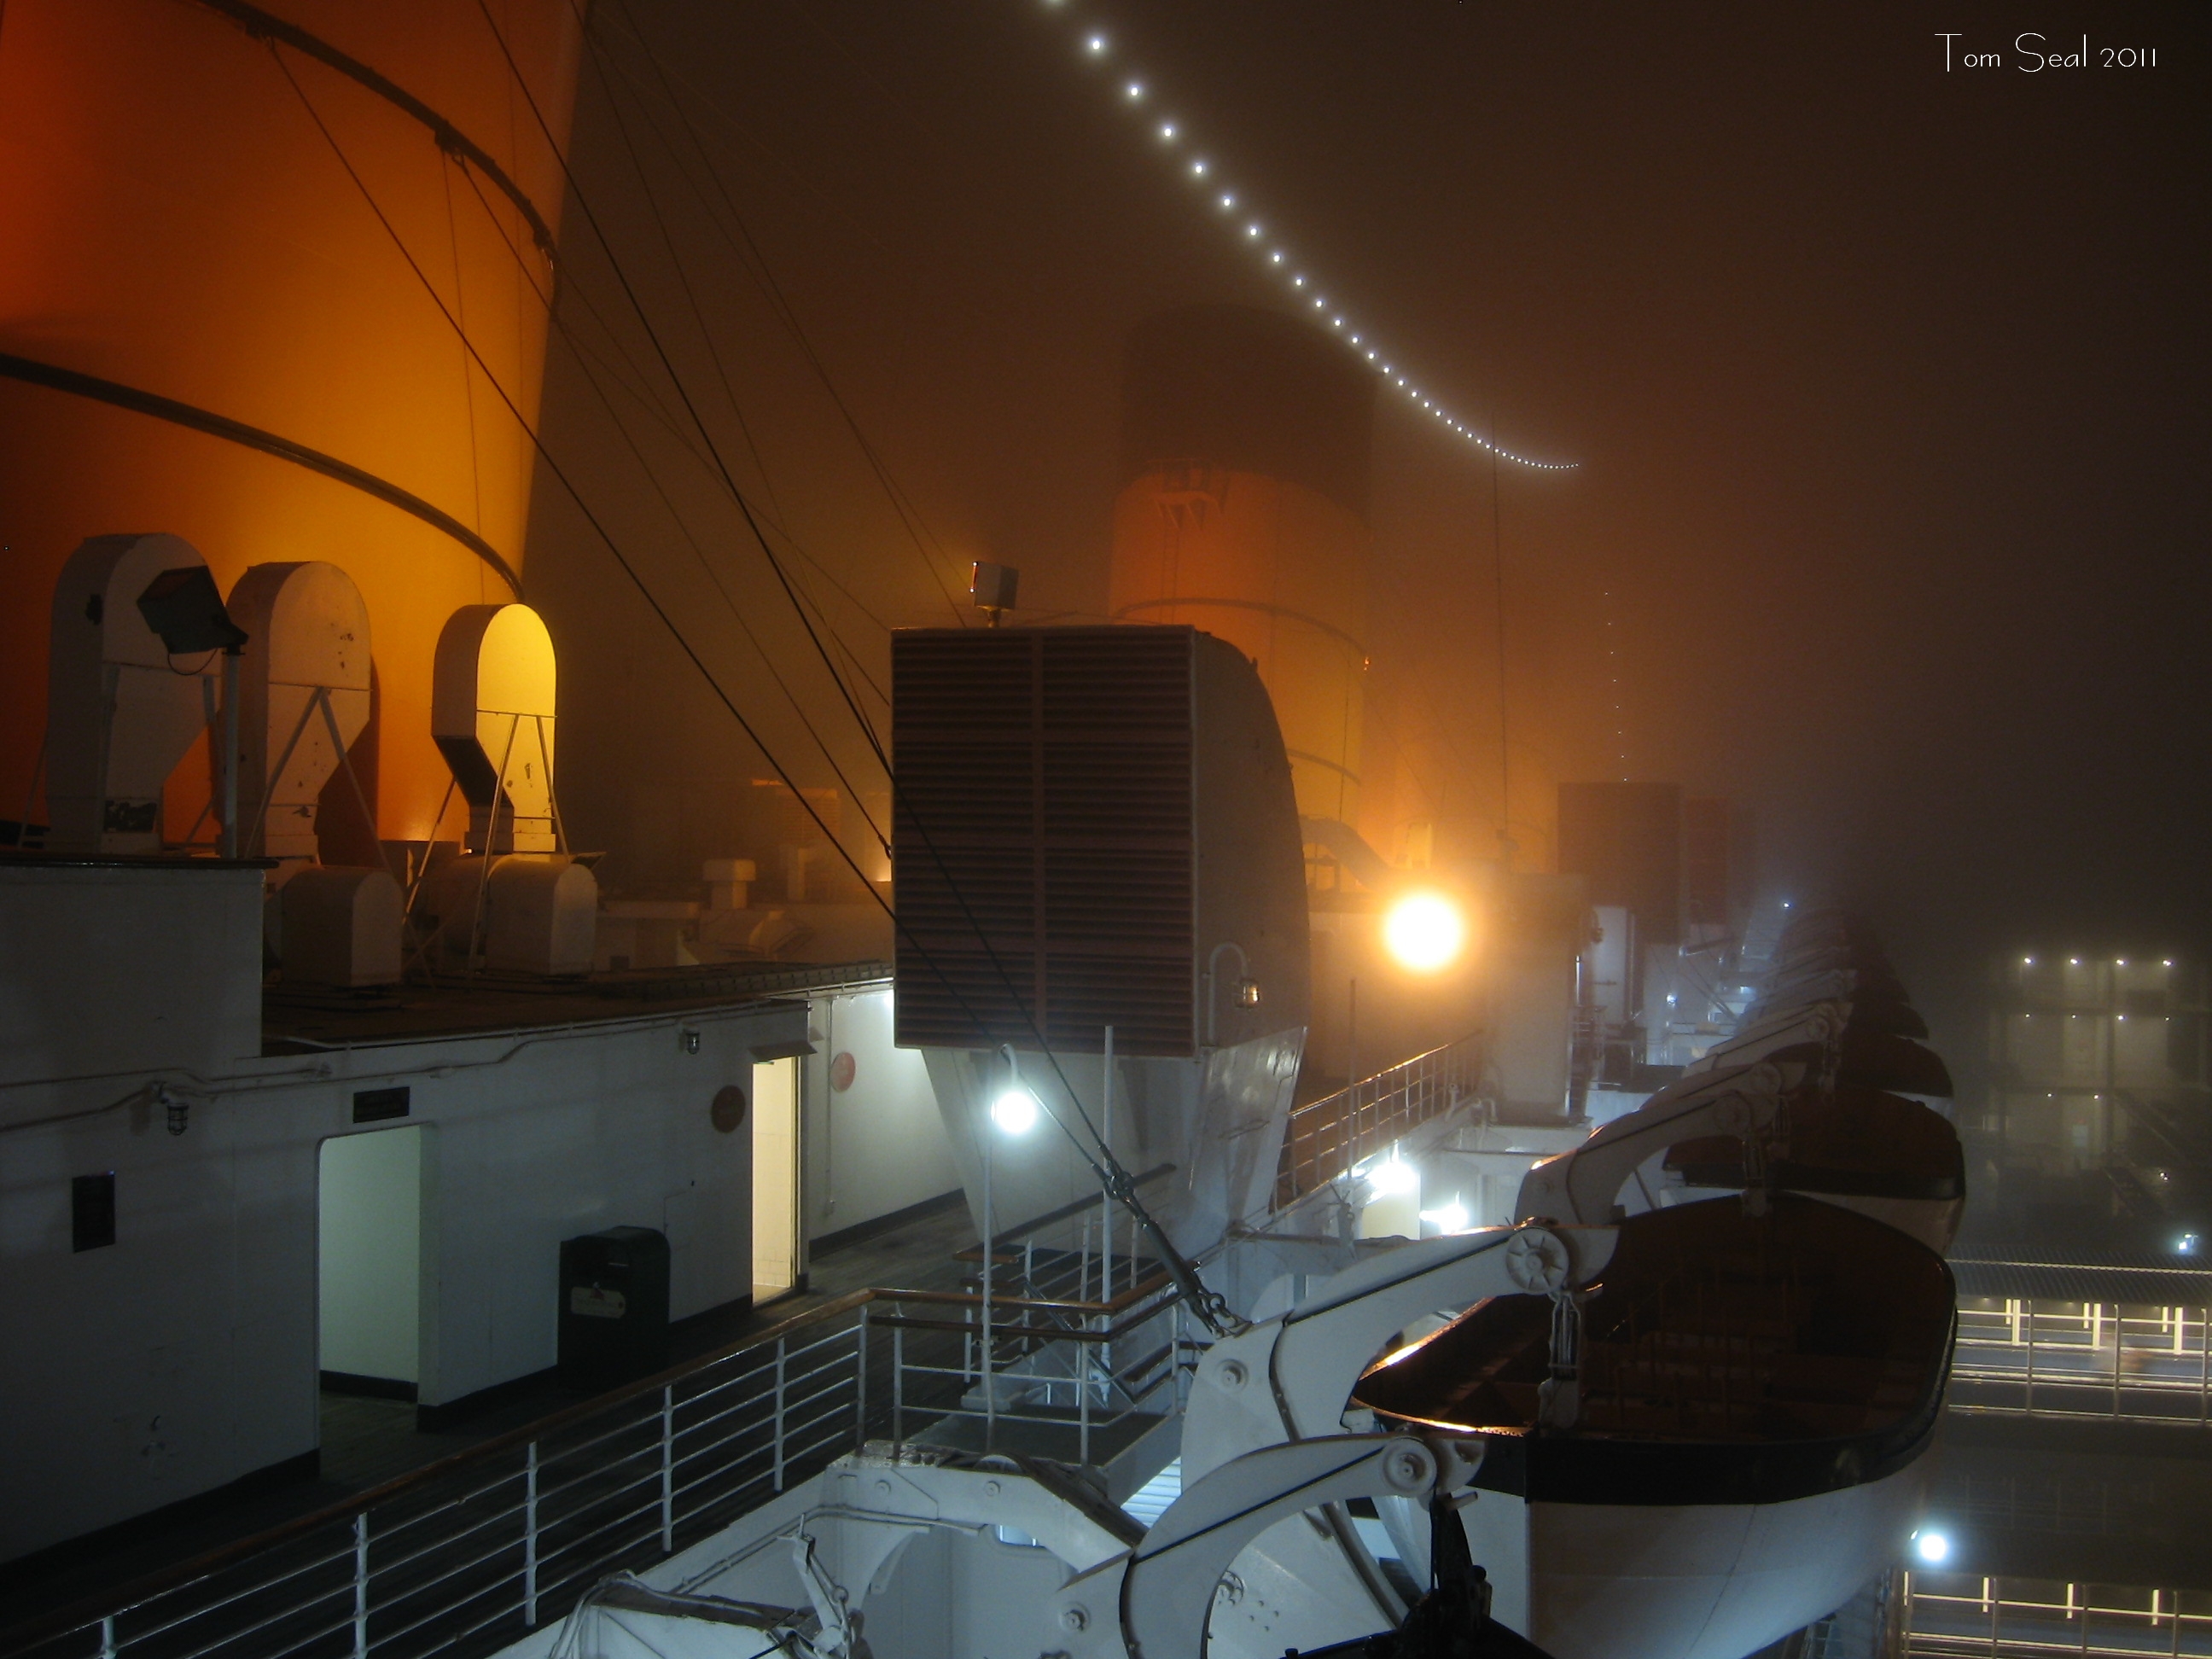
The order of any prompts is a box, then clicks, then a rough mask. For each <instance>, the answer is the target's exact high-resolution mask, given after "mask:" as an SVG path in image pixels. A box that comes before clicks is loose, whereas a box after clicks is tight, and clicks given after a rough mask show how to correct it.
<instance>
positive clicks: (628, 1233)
mask: <svg viewBox="0 0 2212 1659" xmlns="http://www.w3.org/2000/svg"><path fill="white" fill-rule="evenodd" d="M560 1330H561V1340H560V1370H561V1381H562V1383H566V1384H567V1385H568V1387H570V1388H572V1389H585V1390H586V1391H587V1392H590V1393H593V1394H598V1393H600V1392H603V1391H604V1390H605V1389H613V1388H619V1387H620V1386H621V1385H622V1384H623V1383H629V1382H632V1381H634V1380H635V1379H636V1378H638V1377H641V1376H652V1375H653V1372H655V1371H659V1370H666V1369H667V1368H668V1240H667V1237H665V1235H664V1234H661V1233H658V1232H655V1231H653V1229H652V1228H650V1227H610V1228H608V1229H607V1230H606V1231H604V1232H597V1233H585V1234H583V1235H582V1236H580V1237H576V1238H564V1239H562V1241H561V1326H560Z"/></svg>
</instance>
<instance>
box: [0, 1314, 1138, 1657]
mask: <svg viewBox="0 0 2212 1659" xmlns="http://www.w3.org/2000/svg"><path fill="white" fill-rule="evenodd" d="M1173 1289H1174V1281H1173V1279H1172V1277H1171V1276H1170V1274H1168V1273H1164V1272H1155V1273H1153V1274H1152V1276H1151V1277H1150V1278H1148V1279H1146V1280H1145V1281H1144V1282H1143V1283H1142V1284H1139V1285H1133V1286H1131V1287H1130V1288H1129V1289H1128V1290H1127V1291H1124V1292H1122V1293H1121V1295H1120V1296H1118V1297H1115V1298H1114V1299H1113V1300H1112V1301H1111V1302H1106V1303H1093V1302H1081V1301H1066V1300H1054V1299H1045V1298H1036V1299H1030V1298H1023V1297H994V1298H993V1304H992V1305H993V1309H994V1318H993V1320H992V1322H991V1324H992V1335H993V1338H994V1340H1003V1339H1008V1338H1011V1339H1013V1340H1024V1339H1041V1340H1048V1341H1053V1340H1073V1341H1077V1342H1084V1341H1097V1340H1101V1339H1103V1340H1115V1339H1119V1338H1121V1337H1123V1336H1126V1335H1127V1334H1128V1332H1129V1331H1130V1330H1131V1329H1133V1328H1137V1327H1138V1326H1140V1325H1142V1324H1143V1323H1145V1322H1148V1321H1150V1320H1151V1319H1153V1318H1155V1317H1157V1316H1158V1315H1159V1314H1160V1312H1161V1311H1162V1310H1164V1308H1165V1307H1166V1306H1168V1305H1170V1304H1171V1302H1172V1300H1173V1298H1172V1296H1170V1299H1169V1302H1168V1303H1163V1302H1160V1301H1158V1299H1157V1298H1158V1295H1159V1292H1160V1291H1163V1290H1167V1291H1170V1292H1171V1291H1173ZM981 1300H982V1298H981V1297H975V1296H969V1295H967V1294H964V1293H962V1292H958V1291H907V1290H899V1289H896V1288H887V1287H872V1288H866V1289H861V1290H856V1291H847V1292H845V1293H844V1294H842V1295H841V1296H837V1297H832V1298H831V1299H829V1301H827V1302H824V1303H823V1304H821V1305H819V1306H817V1307H814V1308H809V1309H807V1310H804V1311H802V1312H799V1313H797V1314H794V1315H793V1316H791V1317H789V1318H787V1319H782V1320H779V1321H777V1322H775V1323H774V1324H772V1325H769V1326H767V1327H766V1328H763V1329H761V1330H759V1331H757V1332H754V1333H752V1334H749V1335H747V1336H744V1337H742V1338H740V1339H739V1340H737V1341H734V1342H732V1343H728V1344H726V1345H725V1346H721V1347H719V1348H715V1349H713V1350H711V1351H709V1352H706V1353H703V1354H700V1355H698V1356H696V1357H695V1358H691V1359H688V1360H685V1361H684V1362H682V1363H681V1364H676V1365H671V1366H669V1367H668V1368H666V1369H665V1370H660V1371H658V1372H655V1373H654V1374H653V1375H652V1376H645V1377H640V1378H638V1379H636V1380H635V1381H634V1382H631V1383H624V1384H623V1385H622V1386H621V1387H619V1388H617V1389H610V1390H608V1391H607V1392H606V1393H605V1394H601V1395H594V1396H592V1398H591V1399H588V1400H581V1401H576V1402H574V1404H571V1405H568V1406H564V1407H561V1408H560V1409H559V1410H557V1411H554V1412H550V1413H547V1414H545V1415H544V1416H543V1417H539V1418H537V1419H533V1420H532V1421H531V1422H528V1423H526V1424H523V1425H520V1426H518V1427H515V1428H513V1429H509V1430H507V1431H504V1432H502V1433H500V1434H496V1435H493V1436H491V1437H488V1438H486V1439H484V1440H482V1441H479V1442H478V1443H476V1444H475V1445H472V1446H467V1447H464V1448H463V1449H460V1450H459V1451H455V1452H451V1453H448V1454H447V1455H445V1456H443V1457H440V1458H437V1459H435V1461H433V1462H428V1463H425V1464H423V1465H422V1467H421V1468H415V1469H410V1470H409V1471H407V1472H406V1473H405V1474H399V1475H395V1476H394V1477H392V1479H391V1480H385V1481H382V1482H380V1483H379V1484H378V1485H376V1486H371V1487H369V1488H368V1489H366V1490H365V1491H362V1492H356V1493H354V1494H352V1495H350V1496H349V1497H347V1498H342V1499H340V1500H338V1501H337V1502H336V1503H332V1504H325V1505H323V1506H322V1507H320V1508H319V1509H316V1510H311V1511H309V1512H308V1513H307V1514H304V1515H299V1516H293V1517H292V1518H291V1519H289V1520H287V1521H283V1522H278V1523H277V1524H276V1525H275V1526H273V1527H269V1528H264V1529H263V1530H262V1531H260V1532H258V1533H254V1534H250V1535H248V1536H246V1537H244V1538H240V1539H234V1540H233V1541H230V1542H229V1543H227V1544H222V1545H219V1546H217V1547H215V1548H213V1549H210V1550H208V1551H205V1552H204V1553H201V1554H199V1555H197V1556H194V1557H192V1558H191V1559H188V1560H185V1561H181V1562H177V1563H174V1564H173V1565H169V1566H167V1567H161V1568H156V1569H155V1570H154V1571H150V1572H147V1573H143V1574H142V1575H140V1576H139V1577H136V1578H133V1579H131V1580H129V1581H128V1582H126V1583H123V1584H121V1585H118V1586H112V1587H110V1588H109V1589H105V1590H102V1591H100V1592H97V1593H95V1594H94V1595H88V1596H83V1597H81V1598H79V1599H78V1600H77V1601H74V1602H71V1603H70V1604H69V1605H68V1606H65V1607H59V1608H56V1609H54V1610H52V1611H51V1612H49V1613H44V1614H40V1615H36V1616H34V1617H33V1618H30V1619H27V1620H22V1621H21V1622H20V1623H18V1624H15V1625H14V1626H9V1627H8V1628H6V1629H5V1630H0V1653H9V1652H14V1651H16V1650H21V1649H27V1648H31V1647H34V1646H37V1645H38V1644H41V1643H45V1642H48V1641H52V1640H53V1639H55V1638H59V1637H63V1636H65V1635H67V1634H69V1633H70V1632H73V1631H79V1630H83V1629H85V1628H87V1627H88V1626H96V1625H99V1624H100V1623H101V1622H102V1621H103V1620H110V1619H112V1618H115V1617H118V1616H119V1615H120V1614H122V1613H126V1612H128V1611H130V1610H131V1609H132V1608H134V1607H141V1606H143V1605H145V1604H146V1603H148V1602H150V1601H155V1600H157V1599H158V1598H160V1597H161V1596H163V1595H168V1594H170V1593H172V1592H174V1591H177V1590H179V1589H184V1588H186V1587H188V1586H190V1585H191V1584H193V1583H197V1582H199V1581H202V1580H205V1579H208V1578H210V1577H214V1576H215V1575H216V1574H218V1573H220V1572H222V1571H224V1570H225V1569H227V1568H229V1567H232V1566H234V1565H237V1564H239V1563H240V1562H242V1561H246V1560H247V1559H251V1558H252V1557H254V1556H257V1555H262V1554H265V1553H270V1552H272V1551H275V1550H277V1549H280V1548H282V1547H284V1546H286V1545H288V1544H291V1543H293V1542H295V1541H298V1540H301V1539H303V1538H305V1537H307V1536H308V1535H309V1534H313V1533H314V1532H316V1531H318V1530H319V1529H322V1528H330V1527H332V1526H336V1525H340V1524H343V1523H345V1522H349V1521H350V1522H354V1523H355V1524H356V1526H357V1527H358V1526H360V1525H362V1524H364V1520H363V1517H366V1516H368V1514H369V1512H370V1511H372V1510H376V1509H379V1508H380V1507H381V1506H383V1505H385V1504H389V1503H391V1502H392V1500H393V1499H395V1498H402V1497H404V1496H406V1495H407V1494H409V1493H410V1492H416V1491H418V1490H421V1489H423V1488H426V1487H428V1486H432V1485H433V1484H434V1483H437V1482H440V1481H442V1480H447V1479H448V1478H450V1477H452V1476H453V1475H455V1474H459V1473H461V1472H463V1471H465V1470H468V1469H471V1468H477V1467H479V1466H483V1465H486V1464H489V1463H490V1462H492V1461H493V1460H495V1459H496V1458H498V1457H500V1456H501V1455H503V1454H509V1453H513V1452H514V1451H515V1450H517V1449H526V1448H527V1449H532V1455H533V1467H534V1458H535V1453H534V1448H535V1445H536V1444H537V1443H540V1442H544V1441H545V1440H547V1439H549V1438H551V1437H554V1436H556V1435H557V1434H558V1433H559V1432H560V1431H562V1430H563V1429H566V1428H568V1427H570V1426H571V1425H575V1424H579V1423H582V1422H585V1421H587V1420H589V1419H594V1418H598V1417H601V1416H604V1415H606V1414H608V1413H612V1412H616V1411H618V1410H619V1409H620V1408H621V1407H623V1406H624V1405H626V1404H629V1402H632V1401H637V1400H639V1399H641V1398H642V1397H644V1396H647V1395H653V1394H655V1393H659V1392H663V1391H665V1390H668V1389H672V1388H673V1386H674V1385H675V1384H677V1383H680V1382H682V1381H684V1379H686V1378H688V1377H691V1376H696V1375H698V1374H699V1373H701V1372H702V1371H706V1370H711V1369H713V1368H715V1367H718V1366H722V1365H726V1364H728V1363H729V1362H731V1361H732V1360H737V1359H741V1358H744V1357H745V1356H746V1355H748V1354H751V1353H755V1352H763V1353H764V1352H769V1351H773V1350H776V1349H778V1347H779V1346H780V1345H782V1344H785V1343H787V1342H788V1341H789V1340H790V1339H791V1338H793V1337H794V1336H796V1335H799V1334H801V1333H805V1332H808V1331H811V1330H813V1329H816V1328H820V1327H823V1326H825V1325H829V1324H831V1323H833V1322H836V1321H838V1320H840V1319H842V1318H843V1317H844V1316H847V1315H849V1314H852V1313H853V1312H854V1311H855V1310H862V1312H861V1320H862V1322H861V1326H860V1331H861V1333H862V1340H863V1346H862V1349H861V1351H860V1359H861V1363H862V1365H863V1369H865V1362H866V1348H865V1330H866V1325H867V1323H868V1322H869V1319H868V1315H867V1313H866V1311H865V1310H866V1309H868V1308H869V1307H870V1305H871V1304H877V1303H884V1304H902V1303H921V1304H928V1305H932V1306H948V1307H964V1308H973V1307H975V1306H978V1305H980V1304H981ZM1147 1303H1149V1304H1150V1305H1148V1306H1146V1305H1143V1304H1147ZM1140 1309H1141V1314H1142V1316H1141V1318H1138V1319H1133V1320H1132V1319H1117V1318H1116V1317H1115V1316H1124V1315H1127V1314H1130V1313H1131V1312H1133V1311H1137V1310H1140ZM1033 1312H1034V1313H1039V1314H1042V1315H1045V1316H1051V1315H1054V1314H1060V1315H1067V1314H1075V1315H1080V1316H1086V1317H1100V1316H1103V1317H1105V1318H1107V1319H1109V1321H1113V1322H1112V1323H1111V1324H1110V1325H1109V1328H1108V1329H1107V1330H1105V1331H1103V1332H1094V1331H1090V1330H1086V1329H1083V1328H1069V1327H1067V1326H1065V1325H1060V1324H1045V1325H1036V1326H1032V1325H1030V1324H1029V1323H1027V1322H1026V1319H1025V1317H1024V1316H1026V1315H1028V1314H1030V1313H1033ZM999 1314H1003V1315H1004V1316H1007V1317H1009V1318H1011V1319H1023V1320H1024V1322H1023V1323H1021V1324H1018V1325H1017V1324H1012V1323H1002V1322H1001V1321H1000V1317H997V1316H995V1315H999ZM876 1322H878V1323H881V1324H884V1325H886V1326H892V1327H900V1326H904V1327H908V1328H917V1329H937V1328H943V1329H945V1331H947V1332H949V1333H958V1332H961V1331H963V1330H966V1331H973V1330H975V1329H976V1327H975V1325H974V1324H973V1323H972V1322H968V1323H961V1322H953V1321H951V1320H944V1321H919V1320H914V1319H911V1318H910V1317H908V1316H901V1315H898V1314H886V1315H884V1316H879V1317H878V1319H877V1321H876ZM825 1340H826V1339H825ZM895 1363H896V1362H895ZM780 1376H781V1362H780V1361H779V1377H780ZM714 1386H715V1387H716V1388H720V1387H722V1386H726V1385H724V1384H719V1383H718V1384H716V1385H714ZM781 1386H782V1385H781V1381H779V1383H778V1384H777V1389H779V1390H780V1389H781ZM778 1409H779V1411H780V1410H781V1407H780V1406H779V1407H778ZM908 1409H914V1408H913V1407H908ZM857 1420H858V1422H859V1424H860V1425H865V1421H866V1418H865V1415H863V1416H861V1417H860V1419H857ZM780 1455H781V1454H779V1456H780ZM512 1478H514V1477H513V1476H512V1475H503V1476H501V1479H502V1480H506V1479H512ZM778 1478H779V1480H780V1479H781V1477H780V1476H779V1477H778Z"/></svg>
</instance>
